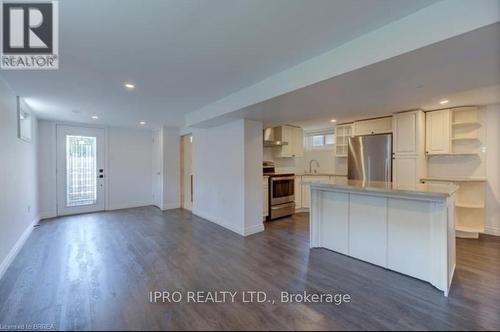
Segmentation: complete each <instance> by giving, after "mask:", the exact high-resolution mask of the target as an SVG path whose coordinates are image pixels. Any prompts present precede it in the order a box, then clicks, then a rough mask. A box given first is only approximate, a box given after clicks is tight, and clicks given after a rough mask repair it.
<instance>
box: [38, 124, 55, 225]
mask: <svg viewBox="0 0 500 332" xmlns="http://www.w3.org/2000/svg"><path fill="white" fill-rule="evenodd" d="M55 141H56V126H55V123H53V122H51V121H44V120H39V121H38V194H39V195H38V197H39V199H38V202H39V207H40V218H41V219H45V218H53V217H55V216H56V215H57V208H56V205H57V196H56V184H57V180H56V145H55Z"/></svg>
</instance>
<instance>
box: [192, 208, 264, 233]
mask: <svg viewBox="0 0 500 332" xmlns="http://www.w3.org/2000/svg"><path fill="white" fill-rule="evenodd" d="M192 213H193V214H194V215H196V216H198V217H200V218H203V219H205V220H206V221H209V222H213V223H214V224H217V225H219V226H221V227H224V228H226V229H228V230H230V231H232V232H234V233H236V234H238V235H241V236H249V235H252V234H255V233H259V232H262V231H264V224H262V223H261V224H258V225H253V226H249V227H245V228H243V227H238V226H235V225H233V224H231V223H229V222H227V221H225V220H222V219H220V218H216V217H213V216H209V215H207V214H205V213H204V212H200V211H198V210H196V211H195V210H193V211H192Z"/></svg>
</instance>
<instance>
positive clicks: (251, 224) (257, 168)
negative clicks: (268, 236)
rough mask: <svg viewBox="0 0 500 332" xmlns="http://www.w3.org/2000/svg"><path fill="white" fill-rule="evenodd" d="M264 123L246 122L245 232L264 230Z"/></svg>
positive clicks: (244, 157)
mask: <svg viewBox="0 0 500 332" xmlns="http://www.w3.org/2000/svg"><path fill="white" fill-rule="evenodd" d="M262 140H263V137H262V123H261V122H257V121H250V120H246V121H245V123H244V155H243V159H244V170H245V172H244V176H245V182H244V205H245V217H244V221H245V234H253V233H257V232H260V231H262V230H263V225H262V209H263V208H262V200H263V197H262V195H263V191H262Z"/></svg>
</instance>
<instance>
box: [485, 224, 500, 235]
mask: <svg viewBox="0 0 500 332" xmlns="http://www.w3.org/2000/svg"><path fill="white" fill-rule="evenodd" d="M484 234H488V235H495V236H500V227H496V226H487V225H486V226H484Z"/></svg>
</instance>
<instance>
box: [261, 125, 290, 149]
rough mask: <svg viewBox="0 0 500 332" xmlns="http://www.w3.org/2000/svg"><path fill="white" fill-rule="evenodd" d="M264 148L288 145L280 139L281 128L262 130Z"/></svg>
mask: <svg viewBox="0 0 500 332" xmlns="http://www.w3.org/2000/svg"><path fill="white" fill-rule="evenodd" d="M263 136H264V147H275V146H284V145H288V142H283V140H282V139H281V127H275V128H272V127H269V128H266V129H264V135H263Z"/></svg>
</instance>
